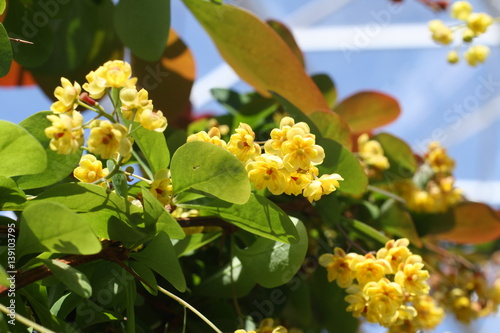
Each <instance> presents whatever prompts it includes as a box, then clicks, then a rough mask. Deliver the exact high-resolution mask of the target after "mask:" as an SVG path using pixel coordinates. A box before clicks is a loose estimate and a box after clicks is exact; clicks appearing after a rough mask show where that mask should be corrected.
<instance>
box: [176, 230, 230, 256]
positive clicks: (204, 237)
mask: <svg viewBox="0 0 500 333" xmlns="http://www.w3.org/2000/svg"><path fill="white" fill-rule="evenodd" d="M221 235H222V232H221V231H214V232H207V233H204V232H203V233H198V234H193V235H188V236H186V238H184V239H182V240H180V241H177V242H175V243H174V248H175V252H177V256H178V257H182V256H183V255H186V254H188V253H190V252H193V251H194V250H196V249H199V248H200V247H202V246H204V245H206V244H208V243H211V242H212V241H214V240H216V239H217V238H219V237H220V236H221Z"/></svg>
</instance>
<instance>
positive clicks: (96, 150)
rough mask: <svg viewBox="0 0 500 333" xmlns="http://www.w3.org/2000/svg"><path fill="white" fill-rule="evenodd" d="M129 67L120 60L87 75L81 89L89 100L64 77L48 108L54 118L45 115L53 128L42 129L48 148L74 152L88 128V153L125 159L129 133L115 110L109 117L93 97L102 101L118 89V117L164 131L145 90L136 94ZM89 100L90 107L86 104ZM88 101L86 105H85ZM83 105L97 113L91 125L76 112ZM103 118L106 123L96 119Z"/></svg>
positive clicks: (128, 151) (161, 118) (162, 119)
mask: <svg viewBox="0 0 500 333" xmlns="http://www.w3.org/2000/svg"><path fill="white" fill-rule="evenodd" d="M131 73H132V70H131V67H130V65H129V64H128V63H126V62H124V61H121V60H113V61H108V62H106V63H105V64H104V65H103V66H100V67H99V68H98V69H97V70H95V71H92V72H90V73H89V74H88V75H87V77H86V78H87V82H86V83H84V84H83V89H85V90H86V91H88V93H89V95H90V97H91V98H90V97H88V96H87V95H86V93H85V96H83V95H84V94H81V87H80V85H79V84H78V83H77V82H74V83H73V84H71V82H70V81H69V80H68V79H66V78H61V86H59V87H57V88H56V89H55V90H54V96H55V97H56V99H57V101H56V102H54V103H53V104H52V106H51V110H52V111H53V112H54V113H55V115H49V116H47V119H49V120H50V121H51V122H52V126H50V127H48V128H47V129H46V130H45V134H46V136H47V137H48V138H50V139H51V140H50V148H51V149H52V150H55V151H57V152H58V153H59V154H70V153H75V152H77V151H78V150H79V149H80V147H81V146H82V145H83V141H84V137H83V133H84V132H83V130H84V128H90V129H91V131H90V137H89V140H88V144H87V146H88V151H89V152H91V153H93V154H97V155H100V156H101V158H104V159H108V158H115V157H116V156H117V154H120V155H121V156H122V157H123V158H124V159H125V160H126V159H128V158H129V157H130V154H131V152H132V141H131V139H130V133H129V130H128V129H127V128H126V127H125V126H124V125H122V124H120V123H119V115H118V114H117V113H116V111H113V113H111V114H108V113H106V112H105V111H104V110H103V109H102V108H101V107H100V105H98V104H97V103H96V102H95V101H94V100H93V99H92V98H101V97H103V96H104V94H106V93H107V92H108V91H109V89H119V90H120V89H121V90H120V101H113V102H114V103H117V104H121V109H120V110H121V114H122V116H123V118H125V119H127V120H134V121H137V122H140V124H141V126H142V127H144V128H146V129H148V130H152V131H157V132H163V131H164V130H165V128H166V127H167V119H166V118H165V117H164V116H163V113H162V112H161V111H157V112H154V111H153V104H152V103H151V100H148V93H147V91H145V90H144V89H141V91H139V92H137V90H136V88H135V83H136V81H137V78H131V77H130V76H131ZM88 101H90V102H91V103H90V104H92V105H88V104H89V103H88ZM85 102H87V104H85ZM79 105H82V106H84V107H87V108H89V109H91V110H93V111H96V112H97V113H98V116H96V117H95V118H94V120H93V121H92V122H90V125H89V126H87V124H83V117H82V116H81V114H80V113H79V112H78V111H76V108H77V107H78V106H79ZM100 117H106V118H107V119H108V120H100V119H97V118H100Z"/></svg>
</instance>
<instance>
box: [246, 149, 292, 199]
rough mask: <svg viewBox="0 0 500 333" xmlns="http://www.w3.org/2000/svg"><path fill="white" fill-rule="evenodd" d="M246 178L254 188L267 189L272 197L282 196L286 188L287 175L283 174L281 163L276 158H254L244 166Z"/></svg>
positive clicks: (271, 156)
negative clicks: (246, 173)
mask: <svg viewBox="0 0 500 333" xmlns="http://www.w3.org/2000/svg"><path fill="white" fill-rule="evenodd" d="M245 169H246V171H247V172H248V178H249V179H250V181H251V182H252V183H254V184H255V188H256V189H258V190H262V189H264V188H266V187H267V188H268V189H269V191H270V192H271V193H272V194H274V195H279V194H282V193H283V192H284V191H285V188H286V186H287V175H286V174H285V173H284V171H285V172H286V170H284V169H283V161H282V160H281V158H279V157H278V156H274V155H269V154H262V155H260V156H257V157H255V160H254V161H250V162H248V163H247V165H246V166H245Z"/></svg>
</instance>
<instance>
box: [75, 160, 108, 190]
mask: <svg viewBox="0 0 500 333" xmlns="http://www.w3.org/2000/svg"><path fill="white" fill-rule="evenodd" d="M108 173H109V172H108V169H107V168H104V169H103V168H102V163H101V161H99V160H98V159H97V158H96V157H95V156H94V155H92V154H86V155H83V156H82V158H81V159H80V163H79V165H78V167H76V168H75V170H74V171H73V175H74V176H75V178H76V179H78V180H79V181H81V182H83V183H93V182H95V181H96V180H99V179H101V178H103V177H105V176H106V175H107V174H108Z"/></svg>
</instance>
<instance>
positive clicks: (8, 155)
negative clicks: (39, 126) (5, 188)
mask: <svg viewBox="0 0 500 333" xmlns="http://www.w3.org/2000/svg"><path fill="white" fill-rule="evenodd" d="M46 168H47V156H46V154H45V151H44V149H43V147H42V145H41V144H40V142H38V141H37V140H36V138H35V137H33V136H32V135H31V134H30V133H29V131H27V130H25V129H24V128H23V127H21V126H19V125H17V124H14V123H11V122H8V121H5V120H0V176H5V177H12V176H19V175H30V174H37V173H40V172H42V171H43V170H45V169H46Z"/></svg>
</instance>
